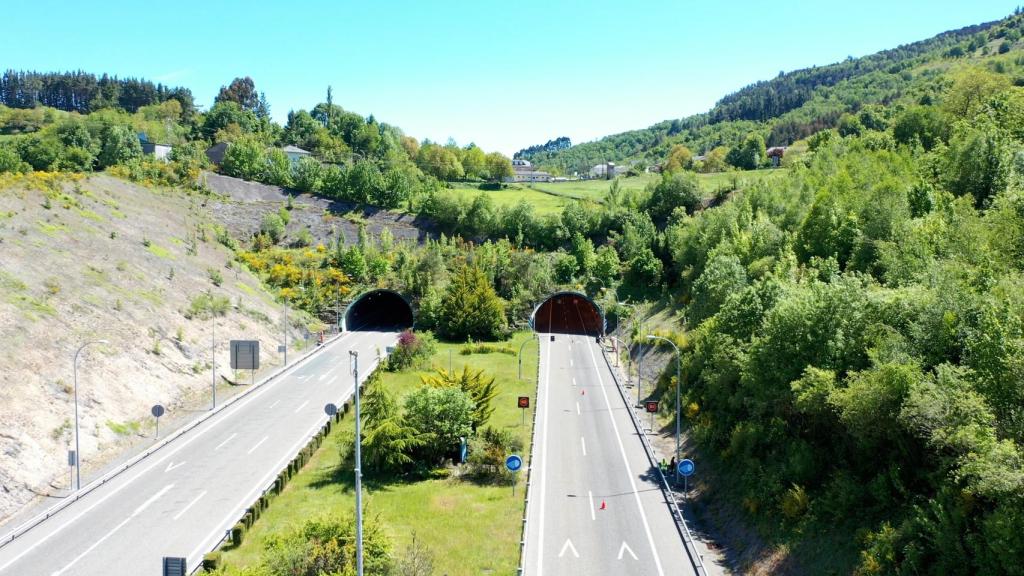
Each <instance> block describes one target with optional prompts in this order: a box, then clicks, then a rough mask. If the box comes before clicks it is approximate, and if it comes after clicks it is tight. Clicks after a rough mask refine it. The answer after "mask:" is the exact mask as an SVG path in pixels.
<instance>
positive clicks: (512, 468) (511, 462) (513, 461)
mask: <svg viewBox="0 0 1024 576" xmlns="http://www.w3.org/2000/svg"><path fill="white" fill-rule="evenodd" d="M522 467H523V459H522V458H520V457H519V456H518V455H516V454H512V455H511V456H509V457H508V458H505V468H507V469H508V471H509V472H511V473H512V474H513V477H512V497H513V498H515V497H516V482H517V481H518V480H516V478H515V476H514V475H515V473H516V472H518V471H519V469H520V468H522Z"/></svg>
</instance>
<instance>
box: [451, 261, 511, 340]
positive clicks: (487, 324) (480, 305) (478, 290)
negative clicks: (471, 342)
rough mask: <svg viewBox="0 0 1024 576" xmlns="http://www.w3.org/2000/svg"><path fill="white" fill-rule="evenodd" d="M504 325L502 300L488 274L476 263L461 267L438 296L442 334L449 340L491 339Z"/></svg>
mask: <svg viewBox="0 0 1024 576" xmlns="http://www.w3.org/2000/svg"><path fill="white" fill-rule="evenodd" d="M505 328H506V324H505V303H504V301H502V300H501V298H499V297H498V294H497V293H496V292H495V291H494V287H492V286H491V283H490V282H488V281H487V276H485V275H484V273H483V271H482V270H481V269H480V268H478V267H477V266H471V265H463V266H461V267H460V268H459V269H458V270H457V271H456V272H455V274H454V275H453V276H452V280H451V283H450V284H449V285H448V288H447V290H446V291H445V294H444V297H443V298H442V299H441V314H440V317H439V318H438V329H439V330H440V332H441V335H442V336H444V337H446V338H450V339H452V340H465V339H466V338H474V339H481V340H494V339H496V338H499V337H500V336H501V335H502V333H503V332H504V331H505Z"/></svg>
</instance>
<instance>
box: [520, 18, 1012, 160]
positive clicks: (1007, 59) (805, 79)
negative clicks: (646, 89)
mask: <svg viewBox="0 0 1024 576" xmlns="http://www.w3.org/2000/svg"><path fill="white" fill-rule="evenodd" d="M1022 21H1024V20H1022V16H1021V14H1020V11H1019V10H1018V11H1015V12H1014V14H1013V15H1011V16H1009V17H1007V18H1005V19H1003V20H1000V21H996V22H991V23H987V24H981V25H977V26H969V27H965V28H962V29H960V30H955V31H950V32H946V33H943V34H940V35H938V36H936V37H934V38H930V39H927V40H923V41H920V42H915V43H912V44H908V45H905V46H900V47H898V48H895V49H892V50H885V51H882V52H879V53H876V54H872V55H869V56H865V57H862V58H848V59H847V60H845V61H843V62H839V63H836V64H831V65H828V66H818V67H814V68H809V69H804V70H797V71H793V72H789V73H780V74H779V76H778V77H776V78H774V79H772V80H767V81H762V82H757V83H755V84H752V85H750V86H747V87H745V88H743V89H741V90H739V91H737V92H735V93H733V94H730V95H727V96H725V97H724V98H722V99H721V100H720V101H719V102H718V103H716V105H715V106H714V107H713V108H712V109H711V110H710V111H708V112H707V113H703V114H696V115H694V116H689V117H687V118H682V119H677V120H670V121H664V122H659V123H658V124H654V125H652V126H650V127H648V128H645V129H641V130H632V131H628V132H624V133H621V134H614V135H611V136H606V137H604V138H602V139H600V140H597V141H594V142H586V143H583V144H577V145H576V146H573V147H571V148H568V149H564V150H552V151H538V152H534V153H533V154H531V157H530V160H531V161H533V162H534V164H538V165H539V166H541V167H542V168H544V169H549V170H554V171H556V172H561V173H572V172H583V173H585V172H586V171H587V170H589V169H590V167H592V166H594V165H596V164H600V163H603V162H607V161H617V162H626V161H642V162H643V163H644V164H646V165H650V164H654V163H658V162H660V161H661V160H662V159H663V158H664V157H665V155H666V154H667V153H668V150H669V149H670V148H671V147H672V146H673V145H675V144H682V145H685V146H687V147H688V148H689V149H691V150H693V151H694V153H695V154H700V155H703V154H706V153H707V152H709V151H711V150H713V149H715V148H718V147H725V148H726V149H730V148H733V147H735V146H737V145H739V144H741V143H742V141H743V139H744V138H745V137H746V135H747V134H748V133H750V132H751V131H754V130H756V131H758V132H760V133H761V134H762V137H763V138H764V139H765V142H766V143H767V144H768V145H769V146H786V145H789V144H791V143H793V142H795V141H797V140H800V139H802V138H806V137H808V136H810V135H811V134H814V133H815V132H818V131H820V130H822V129H826V128H836V127H837V123H838V122H839V120H840V118H841V116H842V115H843V114H845V113H851V114H856V113H858V111H859V110H860V108H861V107H863V106H865V105H871V104H877V105H883V106H890V105H892V104H893V103H894V102H896V101H899V100H908V101H916V103H921V104H928V103H929V102H930V101H933V100H934V98H935V96H936V94H938V93H939V92H941V90H942V89H944V88H945V86H943V75H942V74H941V73H936V71H935V70H934V66H931V67H929V65H930V64H941V65H942V66H948V65H950V64H952V65H954V66H956V65H959V64H960V63H961V62H963V61H977V60H978V59H982V60H984V61H986V62H987V63H988V64H989V65H991V66H993V67H994V68H995V69H996V70H995V71H996V72H1000V73H1008V74H1012V75H1013V76H1014V81H1015V82H1018V83H1024V71H1022V69H1021V63H1020V62H1019V60H1020V59H1019V58H1013V57H1012V56H1013V55H1014V54H1016V53H1018V50H1017V49H1018V47H1019V41H1020V39H1021V33H1022Z"/></svg>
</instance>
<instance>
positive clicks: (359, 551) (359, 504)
mask: <svg viewBox="0 0 1024 576" xmlns="http://www.w3.org/2000/svg"><path fill="white" fill-rule="evenodd" d="M348 354H349V357H350V358H351V360H352V379H353V380H354V381H355V405H356V470H355V472H356V574H357V575H358V576H363V471H362V467H363V464H362V462H363V457H362V453H361V447H362V443H363V439H362V437H361V435H360V434H361V431H360V429H361V426H360V422H359V419H360V414H359V352H357V351H355V350H349V351H348Z"/></svg>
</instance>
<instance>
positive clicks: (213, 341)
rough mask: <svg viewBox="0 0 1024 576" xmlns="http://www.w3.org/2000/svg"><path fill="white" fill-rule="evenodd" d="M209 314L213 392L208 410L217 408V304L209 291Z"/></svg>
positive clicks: (211, 388) (211, 384)
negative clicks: (211, 404)
mask: <svg viewBox="0 0 1024 576" xmlns="http://www.w3.org/2000/svg"><path fill="white" fill-rule="evenodd" d="M209 294H210V310H211V311H212V312H213V314H211V315H210V318H211V324H212V328H211V329H210V366H211V367H212V369H211V371H210V391H211V392H212V393H213V406H211V407H210V410H216V409H217V304H216V303H215V302H214V301H213V293H212V292H210V293H209Z"/></svg>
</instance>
